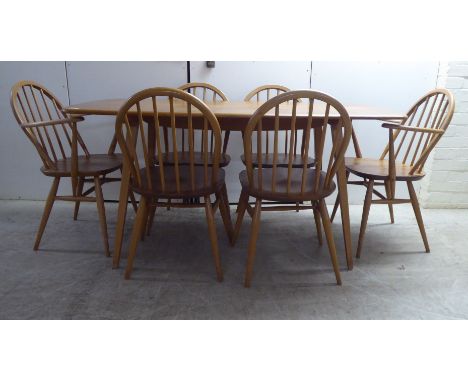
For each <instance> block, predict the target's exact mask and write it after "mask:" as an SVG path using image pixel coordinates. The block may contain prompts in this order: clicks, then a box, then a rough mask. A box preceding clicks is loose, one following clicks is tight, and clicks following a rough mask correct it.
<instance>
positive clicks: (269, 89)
mask: <svg viewBox="0 0 468 382" xmlns="http://www.w3.org/2000/svg"><path fill="white" fill-rule="evenodd" d="M288 91H290V89H288V88H287V87H286V86H281V85H263V86H259V87H258V88H255V89H254V90H252V91H251V92H250V93H249V94H247V95H246V96H245V98H244V101H246V102H249V101H252V100H253V98H255V101H256V102H262V101H268V100H269V99H270V98H271V97H274V96H277V95H279V94H282V93H285V92H288ZM298 102H301V100H298ZM263 134H264V139H265V141H266V148H267V150H266V152H265V153H264V154H263V157H262V164H263V167H272V165H273V163H272V160H271V159H272V157H271V155H269V152H268V141H269V139H271V138H270V137H271V136H272V134H273V132H272V131H268V130H267V131H264V132H263ZM295 134H296V136H295V142H296V146H295V147H294V153H293V162H292V166H293V167H294V168H301V167H302V165H303V163H302V160H303V157H304V156H303V155H302V151H303V150H304V142H303V140H302V139H297V134H298V131H297V130H296V133H295ZM287 145H288V134H287V133H286V134H284V152H282V153H280V152H279V153H278V159H277V164H276V165H277V166H278V167H288V163H289V157H288V155H287V154H286V151H287V150H286V146H287ZM298 151H299V153H298ZM241 160H242V163H244V165H245V155H242V156H241ZM252 163H253V165H254V166H256V165H257V164H258V159H257V157H256V155H254V156H253V157H252ZM307 167H314V159H313V158H310V157H309V156H307Z"/></svg>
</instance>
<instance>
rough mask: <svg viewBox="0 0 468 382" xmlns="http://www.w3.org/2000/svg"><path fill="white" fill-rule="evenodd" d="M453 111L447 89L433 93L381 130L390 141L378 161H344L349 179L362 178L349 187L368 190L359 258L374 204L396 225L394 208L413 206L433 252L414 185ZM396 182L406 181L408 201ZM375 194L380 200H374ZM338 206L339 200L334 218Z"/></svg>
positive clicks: (366, 159)
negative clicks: (399, 194)
mask: <svg viewBox="0 0 468 382" xmlns="http://www.w3.org/2000/svg"><path fill="white" fill-rule="evenodd" d="M454 108H455V101H454V97H453V95H452V93H450V92H449V91H448V90H446V89H435V90H432V91H430V92H429V93H427V94H426V95H425V96H423V97H421V98H420V99H419V100H418V101H417V102H416V103H415V104H414V105H413V106H412V107H411V108H410V109H409V111H408V112H407V116H406V118H405V119H404V120H403V121H402V122H401V123H400V124H398V123H389V122H386V123H383V124H382V127H384V128H386V129H388V133H389V142H388V144H387V146H386V147H385V148H384V150H383V152H382V155H381V156H380V158H379V159H371V158H362V157H357V158H345V164H346V175H347V176H348V177H349V174H350V173H351V174H354V175H356V176H358V177H360V178H362V180H359V181H350V180H348V184H355V185H361V186H364V187H365V188H366V190H367V191H366V196H365V199H364V207H363V212H362V220H361V229H360V233H359V242H358V247H357V251H356V257H358V258H359V257H360V256H361V251H362V245H363V242H364V234H365V230H366V226H367V219H368V217H369V210H370V206H371V204H387V205H388V209H389V213H390V220H391V222H392V223H393V222H394V215H393V205H394V204H402V203H411V204H412V206H413V210H414V214H415V216H416V220H417V223H418V226H419V231H420V232H421V236H422V239H423V242H424V247H425V249H426V252H429V251H430V249H429V243H428V241H427V236H426V231H425V228H424V222H423V219H422V215H421V210H420V208H419V202H418V198H417V195H416V192H415V190H414V186H413V182H415V181H418V180H420V179H422V178H423V177H424V176H425V174H424V171H423V168H424V164H425V162H426V160H427V158H428V156H429V154H430V153H431V151H432V149H433V148H434V147H435V145H436V144H437V142H438V141H439V139H440V138H441V137H442V135H443V134H444V132H445V131H446V130H447V127H448V125H449V124H450V121H451V119H452V116H453V112H454ZM396 182H406V185H407V187H408V192H409V199H403V198H396V197H395V185H396ZM376 186H383V187H385V195H383V194H382V193H380V192H379V191H377V190H376V189H375V187H376ZM373 194H375V195H376V196H377V197H378V198H379V199H377V200H373V199H372V195H373ZM338 205H339V201H338V197H337V200H336V202H335V207H334V209H333V214H332V218H333V217H334V215H335V213H336V211H337V208H338Z"/></svg>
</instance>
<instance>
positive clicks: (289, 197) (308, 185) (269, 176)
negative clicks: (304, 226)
mask: <svg viewBox="0 0 468 382" xmlns="http://www.w3.org/2000/svg"><path fill="white" fill-rule="evenodd" d="M306 171H307V175H306V177H307V178H306V182H305V186H304V191H303V192H302V190H301V187H302V173H303V171H302V169H298V168H293V169H292V170H291V186H290V190H289V192H288V190H287V187H288V169H287V168H277V169H276V175H275V179H274V181H273V169H270V168H264V169H263V170H262V187H261V189H260V188H259V185H258V183H257V181H258V169H254V172H253V179H254V186H253V187H252V188H250V187H249V181H248V178H247V171H246V170H244V171H242V172H241V173H240V174H239V180H240V182H241V185H242V188H243V189H244V190H247V192H248V194H249V195H250V196H253V197H258V198H261V199H267V200H273V201H288V202H303V201H311V200H320V199H322V198H325V197H327V196H329V195H330V194H332V193H333V191H334V190H335V188H336V184H335V183H334V182H333V181H332V182H331V183H330V187H329V188H328V189H325V188H324V186H323V184H324V181H325V176H326V173H325V172H323V171H321V172H320V182H319V187H318V190H317V191H315V190H314V188H315V187H314V180H315V173H316V170H313V169H308V170H306Z"/></svg>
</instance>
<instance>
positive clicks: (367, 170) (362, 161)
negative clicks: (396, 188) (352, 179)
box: [345, 158, 425, 181]
mask: <svg viewBox="0 0 468 382" xmlns="http://www.w3.org/2000/svg"><path fill="white" fill-rule="evenodd" d="M345 165H346V170H347V171H348V172H350V173H351V174H354V175H357V176H360V177H361V178H368V179H369V178H371V179H374V180H385V181H388V171H389V161H388V160H387V159H371V158H345ZM412 169H413V167H412V166H410V165H407V164H403V163H399V162H395V180H403V181H404V180H413V181H415V180H420V179H422V178H423V177H424V176H425V173H424V172H420V173H411V170H412Z"/></svg>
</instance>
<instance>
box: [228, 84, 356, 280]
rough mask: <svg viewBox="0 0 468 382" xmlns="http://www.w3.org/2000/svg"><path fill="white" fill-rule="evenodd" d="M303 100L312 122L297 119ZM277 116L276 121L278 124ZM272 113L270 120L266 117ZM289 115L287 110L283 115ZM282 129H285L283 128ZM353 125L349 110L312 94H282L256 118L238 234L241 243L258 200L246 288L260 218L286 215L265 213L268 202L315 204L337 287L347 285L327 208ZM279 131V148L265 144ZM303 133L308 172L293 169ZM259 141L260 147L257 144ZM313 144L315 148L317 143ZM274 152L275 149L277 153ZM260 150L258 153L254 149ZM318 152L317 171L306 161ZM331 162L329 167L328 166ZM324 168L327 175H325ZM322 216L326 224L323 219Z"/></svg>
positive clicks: (248, 136)
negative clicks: (266, 135)
mask: <svg viewBox="0 0 468 382" xmlns="http://www.w3.org/2000/svg"><path fill="white" fill-rule="evenodd" d="M300 99H305V100H308V102H309V104H308V117H307V120H306V121H305V120H303V119H301V120H300V121H299V119H296V108H297V103H298V101H299V100H300ZM286 102H292V106H291V118H290V120H291V122H290V123H288V124H287V126H285V123H284V119H283V122H281V121H280V120H281V118H280V117H279V108H280V105H282V104H284V103H286ZM273 110H274V118H273V115H272V114H273ZM268 112H271V114H270V116H268V117H265V114H267V113H268ZM283 115H284V110H283ZM329 124H332V125H333V128H332V129H331V132H330V134H327V130H330V129H329V128H328V125H329ZM280 125H281V128H280ZM351 128H352V127H351V120H350V118H349V115H348V113H347V111H346V110H345V108H344V107H343V106H342V105H341V104H340V103H339V102H338V101H337V100H335V99H334V98H332V97H330V96H328V95H326V94H323V93H320V92H316V91H312V90H295V91H289V92H285V93H283V94H280V95H278V96H276V97H274V98H272V99H270V100H268V101H267V102H265V103H264V104H263V105H261V106H260V107H259V108H258V109H257V111H256V112H255V113H254V114H253V115H252V117H251V118H250V120H249V122H248V124H247V127H246V129H245V134H244V155H245V162H246V170H244V171H242V172H241V173H240V175H239V178H240V182H241V185H242V193H241V199H240V206H239V212H238V217H237V222H236V227H235V230H234V241H235V240H236V239H237V237H238V235H239V231H240V227H241V224H242V219H243V216H244V213H245V211H246V209H247V205H248V199H249V197H253V198H255V208H254V211H253V219H252V226H251V234H250V241H249V247H248V259H247V266H246V272H245V281H244V285H245V286H246V287H249V286H250V284H251V279H252V271H253V263H254V258H255V248H256V242H257V237H258V231H259V226H260V213H261V211H263V210H265V209H270V210H271V209H273V210H277V211H278V210H279V211H281V210H284V208H282V207H262V201H264V200H270V201H279V202H283V201H293V202H298V203H301V202H304V201H311V202H312V205H313V207H314V216H315V222H316V225H317V230H319V229H320V226H319V222H320V220H322V222H323V228H324V231H325V235H326V238H327V243H328V248H329V251H330V256H331V261H332V264H333V269H334V272H335V277H336V282H337V283H338V284H341V278H340V270H339V266H338V259H337V257H336V248H335V243H334V239H333V233H332V230H331V225H330V219H329V216H328V212H327V207H326V205H325V197H327V196H329V195H331V194H332V193H333V191H334V190H335V188H336V185H335V183H334V182H333V177H334V176H335V174H336V172H337V170H338V169H339V166H341V165H342V164H343V158H344V153H345V151H346V148H347V146H348V143H349V140H350V137H351ZM265 129H270V130H272V131H273V142H268V143H267V141H266V140H264V139H263V138H262V137H263V134H262V133H263V131H264V130H265ZM280 129H284V130H286V132H289V133H290V134H289V137H290V138H289V140H288V141H287V145H286V154H287V157H288V165H287V167H280V166H279V165H278V157H279V152H280V147H279V142H278V141H279V139H278V136H279V132H280ZM298 129H302V130H303V135H302V136H303V138H302V139H301V140H302V141H303V144H304V149H303V150H302V151H301V152H302V167H293V160H294V149H295V147H296V142H295V140H296V138H295V137H296V136H297V135H296V132H297V130H298ZM327 135H331V136H332V140H333V143H332V149H331V151H330V155H327V156H328V158H326V157H327V156H325V155H324V147H325V143H326V137H327ZM253 136H255V138H256V144H253V143H252V141H253V139H252V138H253ZM311 138H313V142H310V141H311ZM268 145H270V148H269V150H271V154H270V155H271V156H272V158H273V159H272V165H271V166H269V167H265V166H264V165H263V162H262V160H261V158H262V154H263V153H264V152H266V150H267V146H268ZM271 146H272V147H271ZM255 147H256V150H254V148H255ZM309 148H312V150H313V151H314V156H315V158H316V159H315V164H316V166H315V168H310V167H308V166H307V161H306V156H307V155H308V153H309ZM281 150H282V148H281ZM254 157H257V158H260V160H259V162H258V163H257V166H254V163H253V158H254ZM327 160H328V162H327ZM322 168H324V169H325V171H322ZM319 216H320V217H321V219H319Z"/></svg>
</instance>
